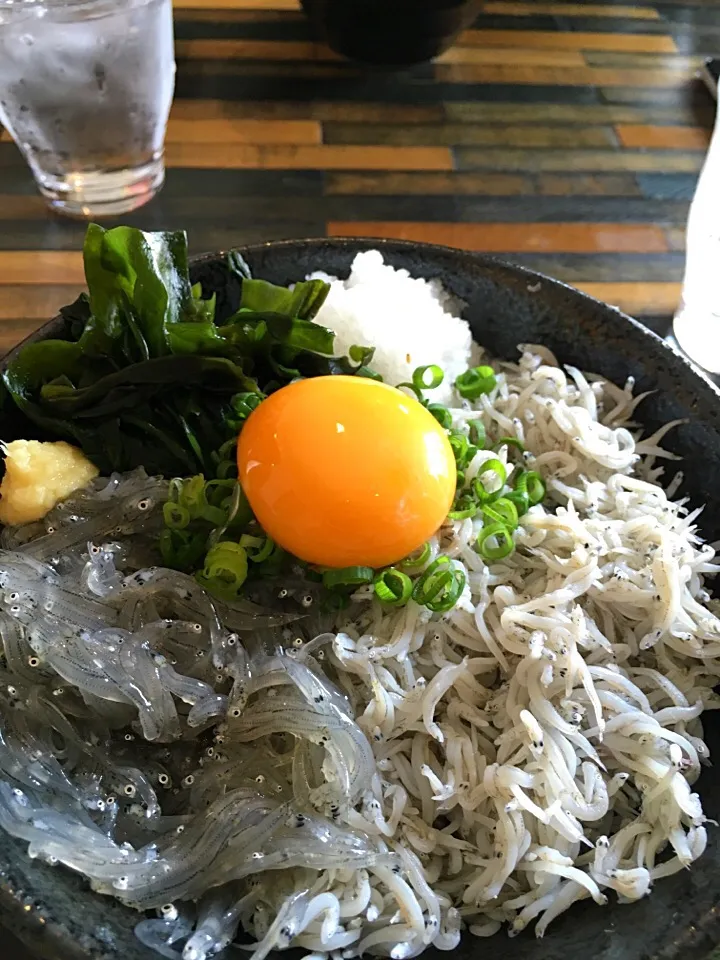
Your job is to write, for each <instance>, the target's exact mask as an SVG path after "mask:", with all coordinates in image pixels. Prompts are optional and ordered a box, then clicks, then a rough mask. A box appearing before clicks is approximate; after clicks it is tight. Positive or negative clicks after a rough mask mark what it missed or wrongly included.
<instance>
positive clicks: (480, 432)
mask: <svg viewBox="0 0 720 960" xmlns="http://www.w3.org/2000/svg"><path fill="white" fill-rule="evenodd" d="M468 427H469V428H470V442H471V443H474V444H475V446H476V447H477V448H478V449H479V450H484V449H485V443H486V440H487V438H486V436H485V424H484V423H483V422H482V420H470V421H469V423H468Z"/></svg>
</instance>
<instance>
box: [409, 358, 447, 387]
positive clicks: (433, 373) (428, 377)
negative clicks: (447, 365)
mask: <svg viewBox="0 0 720 960" xmlns="http://www.w3.org/2000/svg"><path fill="white" fill-rule="evenodd" d="M444 379H445V374H444V373H443V372H442V370H441V368H440V367H438V365H437V364H436V363H431V364H429V365H428V366H427V367H417V368H416V369H415V370H413V375H412V382H413V384H414V385H415V387H416V388H417V389H418V390H434V389H435V387H439V386H440V384H441V383H442V382H443V380H444Z"/></svg>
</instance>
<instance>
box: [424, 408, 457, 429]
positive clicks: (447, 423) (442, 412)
mask: <svg viewBox="0 0 720 960" xmlns="http://www.w3.org/2000/svg"><path fill="white" fill-rule="evenodd" d="M427 408H428V410H429V411H430V413H431V414H432V415H433V416H434V417H435V419H436V420H437V422H438V423H439V424H440V426H441V427H442V428H443V429H444V430H449V429H450V427H451V426H452V414H451V413H450V411H449V410H448V408H447V407H444V406H443V405H442V404H441V403H429V404H428V405H427Z"/></svg>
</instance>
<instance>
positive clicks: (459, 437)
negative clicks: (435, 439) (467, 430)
mask: <svg viewBox="0 0 720 960" xmlns="http://www.w3.org/2000/svg"><path fill="white" fill-rule="evenodd" d="M448 439H449V440H450V446H451V447H452V452H453V453H454V454H455V461H456V463H457V465H458V467H466V466H467V465H468V464H469V463H470V461H471V460H472V458H473V457H474V456H475V454H476V453H477V452H478V448H477V447H476V446H475V444H474V443H470V440H469V439H468V438H467V437H466V436H465V434H464V433H451V434H450V436H449V438H448Z"/></svg>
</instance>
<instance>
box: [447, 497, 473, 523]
mask: <svg viewBox="0 0 720 960" xmlns="http://www.w3.org/2000/svg"><path fill="white" fill-rule="evenodd" d="M477 512H478V505H477V504H476V503H475V500H474V499H473V497H471V496H470V495H469V494H463V495H462V496H460V497H457V499H456V500H455V503H453V506H452V510H451V511H450V512H449V513H448V519H450V520H467V519H468V518H470V517H474V516H475V514H476V513H477Z"/></svg>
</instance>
